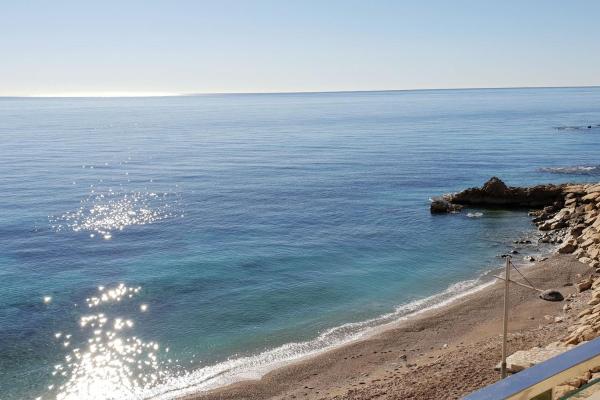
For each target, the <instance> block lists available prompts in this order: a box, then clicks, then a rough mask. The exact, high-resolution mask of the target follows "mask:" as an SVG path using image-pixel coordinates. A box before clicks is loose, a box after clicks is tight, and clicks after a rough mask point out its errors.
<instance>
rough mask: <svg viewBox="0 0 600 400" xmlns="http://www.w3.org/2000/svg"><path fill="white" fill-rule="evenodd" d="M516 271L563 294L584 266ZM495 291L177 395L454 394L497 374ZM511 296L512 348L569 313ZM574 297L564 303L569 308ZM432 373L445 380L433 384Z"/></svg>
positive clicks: (546, 336) (548, 337) (545, 334)
mask: <svg viewBox="0 0 600 400" xmlns="http://www.w3.org/2000/svg"><path fill="white" fill-rule="evenodd" d="M523 272H524V274H525V275H526V276H527V277H528V279H530V280H532V281H533V282H534V283H535V284H536V285H537V286H538V287H541V288H557V289H560V290H561V292H563V293H564V294H565V295H569V294H572V293H575V292H576V289H575V288H574V286H573V284H575V283H576V282H577V281H578V280H580V279H581V276H582V275H584V274H586V273H587V272H589V267H588V266H587V265H585V264H583V263H581V262H579V261H577V259H576V258H575V257H573V256H571V255H554V256H552V257H550V258H548V259H547V260H545V261H542V262H536V263H535V264H534V265H532V266H530V267H527V268H525V269H524V270H523ZM565 285H568V286H565ZM502 291H503V285H502V284H501V282H493V283H491V284H489V285H487V286H485V287H483V288H481V289H478V290H474V291H473V293H468V294H466V295H464V296H457V298H454V299H452V300H450V301H448V302H447V304H443V305H441V306H438V307H435V308H433V309H429V310H426V311H424V312H418V313H416V315H415V314H413V315H411V316H410V318H407V319H404V320H402V321H399V322H395V323H388V324H384V325H382V326H380V327H378V328H377V329H376V331H375V332H373V333H372V334H369V335H367V336H366V337H364V338H360V339H358V340H354V341H351V342H350V343H346V344H342V345H340V346H339V347H335V348H333V349H331V350H328V351H325V352H321V353H319V354H316V355H312V356H306V357H303V358H301V359H299V360H295V361H291V362H289V363H287V364H286V365H283V366H281V367H278V368H276V369H274V370H272V371H270V372H268V373H266V374H265V375H264V376H262V378H260V379H254V380H244V381H239V382H236V383H233V384H230V385H227V386H223V387H219V388H216V389H213V390H210V391H207V392H200V393H195V394H189V395H185V396H181V397H179V398H181V399H185V400H196V399H198V400H200V399H202V400H212V399H266V398H274V399H283V398H308V399H342V398H344V399H346V398H351V399H365V398H372V397H378V396H384V397H386V398H413V397H414V398H441V397H439V396H440V393H437V392H436V391H437V390H440V389H443V390H444V395H443V397H444V398H458V397H460V396H462V395H464V394H467V393H469V392H471V391H473V390H475V389H477V388H479V387H482V386H485V385H487V384H489V383H492V382H494V381H495V380H497V379H499V373H498V372H496V371H494V369H493V367H494V365H495V364H496V363H497V362H498V360H499V357H500V336H499V332H500V324H501V311H502ZM510 298H511V325H510V332H511V338H510V339H511V340H510V352H511V353H512V352H514V351H517V350H521V349H527V348H531V347H533V346H536V345H540V344H541V345H543V344H547V343H549V342H552V341H554V340H557V339H558V338H559V336H560V334H561V333H563V332H562V330H561V329H555V328H556V324H555V323H554V316H558V315H561V318H563V322H561V324H564V323H566V321H567V320H568V318H566V316H565V315H564V312H563V311H562V307H563V303H548V302H544V301H541V300H539V299H538V298H537V294H536V293H535V292H533V291H529V290H527V289H523V288H520V287H518V286H516V285H513V286H512V287H511V296H510ZM576 303H577V302H572V303H571V308H572V310H576V309H577V307H576V305H575V304H576ZM547 315H550V316H552V318H548V317H546V316H547ZM545 317H546V318H545ZM496 353H497V354H496ZM431 379H435V381H436V382H445V383H444V384H443V385H440V384H439V383H436V384H433V382H432V381H431ZM436 393H437V394H436Z"/></svg>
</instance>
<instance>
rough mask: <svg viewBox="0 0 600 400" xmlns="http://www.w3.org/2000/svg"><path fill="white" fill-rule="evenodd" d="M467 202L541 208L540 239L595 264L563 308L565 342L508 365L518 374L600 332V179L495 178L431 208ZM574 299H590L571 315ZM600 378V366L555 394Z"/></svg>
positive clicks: (536, 219)
mask: <svg viewBox="0 0 600 400" xmlns="http://www.w3.org/2000/svg"><path fill="white" fill-rule="evenodd" d="M465 205H470V206H478V207H489V206H493V207H498V206H500V207H503V208H506V207H528V208H537V209H536V210H534V211H530V212H529V215H531V216H532V217H533V223H534V224H536V225H537V227H538V229H539V231H540V232H542V233H543V235H542V236H541V238H540V242H542V243H552V244H557V245H558V247H557V252H558V253H559V254H570V255H572V256H574V257H576V258H577V260H578V261H579V262H580V263H582V264H585V265H587V266H588V267H589V270H588V272H587V273H585V274H581V275H580V278H579V282H578V283H576V285H575V286H576V289H577V293H578V294H571V295H569V296H567V298H566V303H565V305H564V306H563V311H564V313H565V315H566V316H568V318H569V321H570V324H569V325H568V327H566V329H565V332H563V333H561V335H560V336H561V338H560V340H558V341H556V342H553V343H550V344H549V345H547V346H545V347H543V348H542V347H534V348H532V349H530V350H525V351H520V352H517V353H515V354H513V355H512V356H511V357H509V360H508V363H509V367H510V368H512V370H513V371H514V372H517V371H519V370H521V369H523V368H526V367H528V366H530V365H533V364H535V363H536V362H540V361H543V360H545V359H547V358H549V357H551V356H554V355H556V354H559V353H560V352H563V351H566V350H568V349H569V348H571V347H573V346H576V345H579V344H581V343H585V342H587V341H589V340H592V339H595V338H596V337H598V336H600V276H599V275H598V274H600V183H596V184H571V183H568V184H561V185H551V184H549V185H538V186H534V187H531V188H520V187H508V186H506V185H505V184H504V182H502V181H501V180H500V179H498V178H496V177H494V178H492V179H490V180H489V181H488V182H486V183H485V184H484V185H483V186H482V187H481V188H471V189H467V190H464V191H462V192H459V193H454V194H449V195H444V196H442V197H441V198H438V199H435V200H433V201H432V203H431V212H432V213H448V212H450V213H455V212H460V210H461V209H462V207H463V206H465ZM574 301H577V302H578V303H581V302H582V301H584V303H583V304H579V306H578V307H577V311H578V312H577V314H576V315H569V312H570V311H571V310H572V309H573V308H574V307H573V304H574ZM556 318H557V319H562V318H563V317H556ZM595 379H600V365H599V366H597V367H595V368H593V369H591V370H589V371H587V372H586V373H585V374H583V375H581V376H579V377H576V378H573V379H570V380H568V381H566V382H563V384H561V385H559V386H558V387H557V388H555V393H556V394H557V395H560V396H564V395H566V394H568V393H570V392H573V391H575V390H577V389H579V388H580V387H581V386H582V385H584V384H586V383H587V382H589V381H590V380H595ZM557 398H558V397H557Z"/></svg>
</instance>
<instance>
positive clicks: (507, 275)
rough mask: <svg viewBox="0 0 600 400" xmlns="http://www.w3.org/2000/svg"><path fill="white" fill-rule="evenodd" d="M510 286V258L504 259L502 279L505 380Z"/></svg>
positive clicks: (503, 372)
mask: <svg viewBox="0 0 600 400" xmlns="http://www.w3.org/2000/svg"><path fill="white" fill-rule="evenodd" d="M509 284H510V257H506V272H505V279H504V320H503V321H502V325H503V326H502V364H500V370H501V371H502V379H504V378H506V347H507V335H508V285H509Z"/></svg>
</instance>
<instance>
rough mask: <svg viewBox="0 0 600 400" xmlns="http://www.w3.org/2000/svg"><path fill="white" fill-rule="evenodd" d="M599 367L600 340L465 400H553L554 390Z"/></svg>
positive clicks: (535, 366)
mask: <svg viewBox="0 0 600 400" xmlns="http://www.w3.org/2000/svg"><path fill="white" fill-rule="evenodd" d="M598 366H600V338H596V339H594V340H592V341H590V342H588V343H585V344H582V345H579V346H577V347H575V348H573V349H571V350H568V351H566V352H564V353H562V354H559V355H558V356H556V357H552V358H551V359H549V360H546V361H544V362H542V363H539V364H536V365H534V366H533V367H530V368H527V369H525V370H523V371H521V372H519V373H517V374H515V375H512V376H509V377H508V378H506V379H503V380H501V381H499V382H496V383H494V384H493V385H490V386H487V387H484V388H483V389H480V390H478V391H476V392H473V393H471V394H470V395H468V396H466V397H465V398H464V399H463V400H501V399H502V400H504V399H506V400H529V399H533V398H535V397H536V396H540V397H538V399H545V398H549V399H551V398H552V388H553V387H555V386H558V385H560V384H561V383H563V382H565V381H566V380H568V379H570V378H574V377H576V376H579V375H583V374H584V373H585V372H586V371H588V370H590V369H592V368H593V367H598Z"/></svg>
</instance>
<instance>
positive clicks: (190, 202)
mask: <svg viewBox="0 0 600 400" xmlns="http://www.w3.org/2000/svg"><path fill="white" fill-rule="evenodd" d="M599 104H600V89H599V88H568V89H567V88H566V89H503V90H443V91H412V92H411V91H409V92H372V93H368V92H364V93H318V94H273V95H210V96H189V97H169V98H120V99H117V98H115V99H92V98H90V99H22V98H2V99H0V135H1V137H2V142H1V143H0V188H1V189H2V190H0V278H1V279H2V285H0V387H1V388H2V393H3V394H2V396H3V397H2V398H6V399H21V398H35V397H38V396H42V398H44V399H46V398H83V397H87V398H127V397H135V396H138V397H148V396H150V395H159V397H160V396H162V397H169V396H170V395H169V394H166V395H165V393H172V392H169V391H170V390H173V389H178V388H183V387H189V386H190V385H192V386H193V385H195V386H196V387H200V388H203V387H214V386H215V385H219V384H222V383H225V382H229V381H231V380H232V379H236V378H239V377H247V376H255V375H256V374H257V373H259V372H261V371H264V370H265V369H266V368H269V367H272V366H273V365H276V364H277V363H278V362H280V361H284V360H287V359H291V358H294V357H298V356H300V355H303V354H307V353H311V352H315V351H319V350H320V349H323V348H325V347H327V346H332V345H335V344H337V343H340V342H342V341H344V340H347V339H348V338H350V337H356V336H357V335H360V334H361V332H363V331H364V329H365V328H366V327H369V326H376V325H378V324H381V323H384V322H388V321H392V320H394V319H397V318H399V317H401V316H402V315H405V314H406V313H408V312H410V311H414V310H417V309H419V308H422V307H424V306H426V305H431V304H432V303H435V302H437V301H442V300H444V299H446V298H448V297H450V296H452V295H453V294H455V293H458V292H460V291H461V290H465V289H468V288H470V287H472V286H473V285H475V284H476V283H477V281H472V280H474V279H477V278H478V277H480V276H481V274H483V273H484V272H486V271H489V270H490V269H492V268H494V267H495V266H498V265H499V263H500V262H501V261H500V260H499V259H498V258H497V257H496V256H497V255H498V254H500V253H503V252H506V251H507V249H509V248H510V246H511V245H512V240H513V239H515V238H517V237H520V236H523V235H529V234H531V225H530V222H529V219H528V218H527V216H526V213H525V212H524V211H511V212H509V211H500V210H496V211H483V216H482V217H480V218H469V217H467V214H466V213H463V214H461V215H451V216H431V215H430V214H429V211H428V199H429V197H430V196H432V195H438V194H441V193H445V192H449V191H455V190H459V189H462V188H464V187H467V186H475V185H480V184H482V183H483V182H484V181H485V180H487V179H488V178H489V177H490V176H492V175H497V176H499V177H501V178H502V179H504V180H505V181H506V182H507V183H509V184H513V185H526V184H533V183H542V182H564V181H590V180H598V175H597V174H596V173H597V171H598V169H594V168H587V167H595V166H597V165H598V164H599V162H598V154H600V152H599V151H600V141H599V140H598V138H599V137H600V128H598V127H596V124H599V123H600V107H599V106H598V105H599ZM588 125H591V126H592V128H589V129H588V128H587V126H588ZM567 126H568V127H581V129H556V128H557V127H567ZM578 166H579V167H586V168H574V169H573V168H572V167H578ZM563 167H566V168H563ZM557 168H558V169H557ZM557 172H562V173H557ZM465 281H467V282H466V283H463V284H460V285H455V286H452V285H454V284H456V283H458V282H465ZM120 284H122V285H123V286H121V287H119V285H120ZM99 287H101V288H99ZM449 288H450V289H449ZM439 293H443V294H442V295H440V296H438V297H434V298H429V296H433V295H435V294H439ZM426 298H429V299H428V300H426V301H422V302H418V301H419V300H422V299H426ZM382 316H383V317H382ZM364 321H367V322H364Z"/></svg>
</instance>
